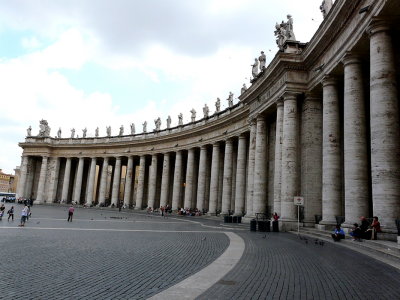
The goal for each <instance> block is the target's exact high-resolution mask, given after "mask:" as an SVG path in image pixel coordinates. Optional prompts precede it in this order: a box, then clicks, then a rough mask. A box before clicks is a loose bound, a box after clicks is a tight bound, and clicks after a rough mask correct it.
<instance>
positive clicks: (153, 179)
mask: <svg viewBox="0 0 400 300" xmlns="http://www.w3.org/2000/svg"><path fill="white" fill-rule="evenodd" d="M156 188H157V154H153V155H152V157H151V166H150V172H149V198H148V200H147V203H148V204H147V206H148V207H151V208H154V204H155V200H156V199H155V198H156Z"/></svg>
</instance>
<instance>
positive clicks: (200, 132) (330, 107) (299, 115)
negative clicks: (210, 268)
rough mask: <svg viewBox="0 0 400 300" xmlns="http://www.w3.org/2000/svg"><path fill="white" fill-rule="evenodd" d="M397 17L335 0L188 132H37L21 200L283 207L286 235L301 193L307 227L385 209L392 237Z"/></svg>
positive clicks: (398, 136)
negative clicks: (303, 38) (309, 30)
mask: <svg viewBox="0 0 400 300" xmlns="http://www.w3.org/2000/svg"><path fill="white" fill-rule="evenodd" d="M399 14H400V5H399V4H398V1H395V0H365V1H359V0H337V1H335V3H334V5H333V6H332V8H331V9H330V11H329V14H327V15H326V16H325V18H324V20H323V22H322V24H321V26H320V27H319V29H318V31H317V32H316V33H315V35H314V37H313V38H312V39H311V41H310V42H309V43H308V44H302V43H300V42H296V41H290V45H289V44H287V45H283V47H282V49H281V50H280V51H278V53H277V55H276V56H275V58H274V59H273V60H272V61H271V62H270V64H269V65H268V66H266V67H265V68H264V69H263V71H262V72H260V73H259V74H258V75H257V76H256V77H255V78H254V79H253V80H252V85H251V86H250V87H249V88H248V89H246V90H243V92H242V94H241V95H240V96H239V100H240V101H239V103H238V104H236V105H233V106H231V107H229V108H228V109H226V110H225V111H218V112H216V113H215V114H213V115H208V116H206V117H205V118H204V119H201V120H197V121H196V120H194V121H193V122H191V123H190V124H186V125H179V126H177V127H175V128H170V127H168V128H167V129H160V130H159V131H157V132H152V133H142V134H131V135H125V136H124V135H121V136H107V137H86V138H66V139H62V138H51V137H48V136H28V137H27V138H26V140H25V142H23V143H20V146H21V147H22V148H23V157H22V163H21V176H20V180H19V185H18V190H17V194H18V196H19V197H33V198H35V199H36V200H35V201H36V203H45V202H46V203H53V202H59V201H61V202H64V203H69V202H71V201H74V202H77V203H80V204H86V205H114V206H118V205H121V204H122V203H123V204H124V205H125V206H127V207H134V208H135V209H145V208H147V207H149V206H150V207H154V208H155V207H159V206H164V205H167V204H168V205H170V206H172V209H174V210H177V209H178V208H180V207H185V208H186V207H187V208H192V209H194V208H198V209H200V210H202V211H204V212H207V213H208V214H210V215H216V214H221V215H226V214H229V213H233V214H235V215H241V216H245V217H247V218H253V217H254V216H255V215H256V214H258V213H265V214H267V215H270V214H271V213H273V212H277V213H278V214H279V215H280V216H281V221H282V222H281V223H282V227H283V228H284V229H291V228H292V227H293V224H294V222H295V221H296V220H297V210H296V208H295V206H294V205H293V197H294V196H303V197H304V198H305V205H304V208H303V210H302V216H301V218H302V220H303V223H304V224H305V225H306V226H307V225H313V224H314V223H315V218H314V217H315V216H316V215H318V216H321V217H322V220H321V222H320V223H321V226H322V225H333V224H335V223H336V219H337V217H344V218H345V226H346V225H349V226H350V225H351V224H352V223H353V222H356V221H357V220H358V219H359V217H361V216H366V217H371V216H374V215H376V216H378V217H379V218H380V221H381V224H382V226H383V228H384V229H385V230H387V231H389V232H390V231H391V230H393V229H394V227H395V222H394V221H395V219H397V218H400V124H399V116H400V112H399V91H398V88H397V86H398V82H399V78H400V72H397V71H398V70H399V67H400V57H399V55H398V53H400V43H399V41H397V40H396V39H395V37H398V36H399V33H400V18H399ZM288 43H289V42H288ZM288 49H289V50H290V51H289V50H288ZM294 49H295V50H296V51H294ZM121 181H124V184H121ZM122 189H123V190H122Z"/></svg>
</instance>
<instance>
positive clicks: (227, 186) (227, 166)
mask: <svg viewBox="0 0 400 300" xmlns="http://www.w3.org/2000/svg"><path fill="white" fill-rule="evenodd" d="M232 147H233V146H232V139H227V140H226V141H225V158H224V179H223V183H222V210H221V215H228V214H229V210H230V208H231V197H232Z"/></svg>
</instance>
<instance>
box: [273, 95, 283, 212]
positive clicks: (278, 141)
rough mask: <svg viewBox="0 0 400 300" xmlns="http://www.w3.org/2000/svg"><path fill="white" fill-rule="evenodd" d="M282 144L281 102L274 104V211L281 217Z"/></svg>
mask: <svg viewBox="0 0 400 300" xmlns="http://www.w3.org/2000/svg"><path fill="white" fill-rule="evenodd" d="M282 143H283V101H282V100H281V99H280V100H278V101H277V102H276V131H275V168H274V209H273V210H274V211H273V213H275V212H276V213H277V214H278V216H280V215H281V185H282Z"/></svg>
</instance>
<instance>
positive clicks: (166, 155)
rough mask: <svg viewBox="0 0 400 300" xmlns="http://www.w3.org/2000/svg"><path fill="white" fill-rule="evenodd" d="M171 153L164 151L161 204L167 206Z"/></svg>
mask: <svg viewBox="0 0 400 300" xmlns="http://www.w3.org/2000/svg"><path fill="white" fill-rule="evenodd" d="M169 159H170V155H169V153H164V160H163V170H162V178H161V195H160V206H164V207H165V206H166V205H167V202H168V195H169V191H170V190H169V165H170V162H169Z"/></svg>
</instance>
